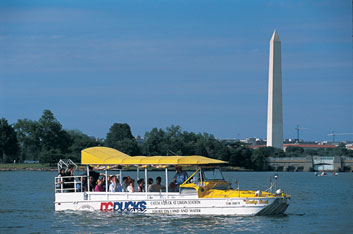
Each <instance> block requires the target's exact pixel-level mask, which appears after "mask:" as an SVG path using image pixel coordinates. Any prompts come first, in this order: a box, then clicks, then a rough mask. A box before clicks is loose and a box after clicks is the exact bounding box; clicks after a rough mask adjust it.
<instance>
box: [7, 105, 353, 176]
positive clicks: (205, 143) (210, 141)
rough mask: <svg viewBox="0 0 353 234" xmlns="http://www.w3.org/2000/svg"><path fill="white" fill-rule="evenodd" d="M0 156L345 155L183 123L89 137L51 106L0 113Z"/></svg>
mask: <svg viewBox="0 0 353 234" xmlns="http://www.w3.org/2000/svg"><path fill="white" fill-rule="evenodd" d="M0 133H1V135H0V162H13V161H14V160H16V161H17V162H23V161H24V160H34V161H40V162H41V163H51V164H55V163H57V162H58V160H59V159H60V158H71V159H72V160H74V161H76V162H80V153H81V150H82V149H85V148H88V147H93V146H107V147H111V148H115V149H118V150H119V151H122V152H124V153H126V154H129V155H146V156H151V155H202V156H206V157H210V158H215V159H220V160H224V161H228V162H229V164H230V165H231V166H238V167H243V168H247V169H254V170H262V169H264V168H263V167H264V163H265V161H266V158H267V157H298V156H303V155H347V156H353V152H352V151H350V150H347V149H346V148H345V146H344V144H341V145H340V146H339V147H337V148H333V149H319V150H306V151H304V149H303V148H300V147H288V148H287V150H286V152H283V150H280V149H276V148H273V147H262V148H258V149H251V148H249V147H248V145H247V144H245V143H242V142H229V141H223V140H218V139H216V138H215V137H214V136H213V135H212V134H208V133H203V134H201V133H197V134H196V133H193V132H187V131H182V129H181V127H180V126H174V125H172V126H170V127H167V128H166V129H165V130H163V129H157V128H153V129H152V130H151V131H148V132H146V133H145V136H144V141H143V142H139V143H138V142H137V141H136V138H135V137H134V136H133V135H132V133H131V129H130V126H129V125H128V124H126V123H114V124H113V125H112V126H111V127H110V129H109V132H108V133H107V136H106V139H98V138H95V137H90V136H88V135H86V134H84V133H82V132H81V131H79V130H65V129H63V128H62V125H61V124H60V122H59V121H58V120H57V119H56V118H55V117H54V114H53V113H52V112H51V111H50V110H44V111H43V114H42V116H41V118H40V119H39V120H38V121H33V120H29V119H20V120H18V121H17V123H15V124H9V123H8V121H7V120H6V119H5V118H2V119H0Z"/></svg>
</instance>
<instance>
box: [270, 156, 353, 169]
mask: <svg viewBox="0 0 353 234" xmlns="http://www.w3.org/2000/svg"><path fill="white" fill-rule="evenodd" d="M265 169H267V170H269V171H322V170H325V171H352V169H353V157H345V156H306V157H285V158H274V157H269V158H267V160H266V165H265Z"/></svg>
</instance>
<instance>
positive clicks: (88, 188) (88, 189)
mask: <svg viewBox="0 0 353 234" xmlns="http://www.w3.org/2000/svg"><path fill="white" fill-rule="evenodd" d="M89 191H91V190H90V187H89V166H88V165H87V192H89Z"/></svg>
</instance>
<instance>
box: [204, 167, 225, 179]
mask: <svg viewBox="0 0 353 234" xmlns="http://www.w3.org/2000/svg"><path fill="white" fill-rule="evenodd" d="M201 172H202V174H203V176H204V180H205V181H208V180H224V178H223V175H222V172H221V170H220V169H219V168H202V170H201Z"/></svg>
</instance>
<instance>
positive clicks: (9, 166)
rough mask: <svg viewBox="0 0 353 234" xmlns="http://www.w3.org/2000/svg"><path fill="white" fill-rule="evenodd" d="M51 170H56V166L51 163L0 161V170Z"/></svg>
mask: <svg viewBox="0 0 353 234" xmlns="http://www.w3.org/2000/svg"><path fill="white" fill-rule="evenodd" d="M21 170H29V171H51V170H56V167H52V166H50V165H49V164H40V163H35V164H27V163H26V164H25V163H0V171H21Z"/></svg>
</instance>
